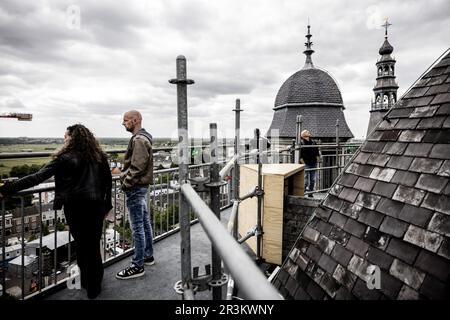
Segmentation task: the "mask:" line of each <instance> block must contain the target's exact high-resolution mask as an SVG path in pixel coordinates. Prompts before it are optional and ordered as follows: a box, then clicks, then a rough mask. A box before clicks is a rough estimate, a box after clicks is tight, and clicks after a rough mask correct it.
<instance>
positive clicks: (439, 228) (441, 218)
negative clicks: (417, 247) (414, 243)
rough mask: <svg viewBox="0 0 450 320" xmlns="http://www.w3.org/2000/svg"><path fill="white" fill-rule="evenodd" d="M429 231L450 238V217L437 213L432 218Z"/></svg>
mask: <svg viewBox="0 0 450 320" xmlns="http://www.w3.org/2000/svg"><path fill="white" fill-rule="evenodd" d="M428 230H430V231H432V232H436V233H439V234H443V235H446V236H450V215H446V214H442V213H438V212H436V213H435V214H434V215H433V218H431V221H430V224H429V225H428Z"/></svg>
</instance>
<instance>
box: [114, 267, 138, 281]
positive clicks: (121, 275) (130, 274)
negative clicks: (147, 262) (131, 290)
mask: <svg viewBox="0 0 450 320" xmlns="http://www.w3.org/2000/svg"><path fill="white" fill-rule="evenodd" d="M144 274H145V270H144V267H137V266H135V265H131V266H129V267H127V268H125V269H123V270H122V271H119V272H117V274H116V278H117V279H121V280H126V279H133V278H138V277H142V276H143V275H144Z"/></svg>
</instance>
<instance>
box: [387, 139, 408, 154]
mask: <svg viewBox="0 0 450 320" xmlns="http://www.w3.org/2000/svg"><path fill="white" fill-rule="evenodd" d="M407 146H408V144H407V143H405V142H386V146H385V147H384V149H383V151H382V153H386V154H391V155H402V154H403V153H404V152H405V149H406V148H407Z"/></svg>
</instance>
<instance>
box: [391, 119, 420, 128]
mask: <svg viewBox="0 0 450 320" xmlns="http://www.w3.org/2000/svg"><path fill="white" fill-rule="evenodd" d="M419 122H420V119H409V118H408V119H399V120H398V122H397V123H396V124H395V126H394V128H395V129H397V130H399V129H403V130H404V129H415V128H416V127H417V125H418V124H419Z"/></svg>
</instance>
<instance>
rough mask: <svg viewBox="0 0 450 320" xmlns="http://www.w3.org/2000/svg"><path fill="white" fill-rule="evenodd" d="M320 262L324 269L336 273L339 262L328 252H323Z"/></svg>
mask: <svg viewBox="0 0 450 320" xmlns="http://www.w3.org/2000/svg"><path fill="white" fill-rule="evenodd" d="M318 264H319V266H320V267H321V268H322V269H324V270H325V271H326V272H328V273H331V274H333V273H334V269H335V268H336V266H337V262H336V261H334V260H333V259H331V257H330V256H329V255H327V254H322V256H321V257H320V259H319V262H318Z"/></svg>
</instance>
